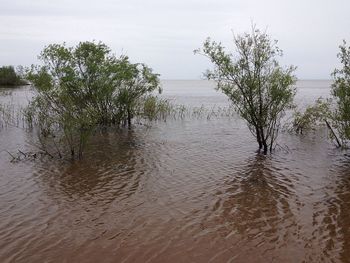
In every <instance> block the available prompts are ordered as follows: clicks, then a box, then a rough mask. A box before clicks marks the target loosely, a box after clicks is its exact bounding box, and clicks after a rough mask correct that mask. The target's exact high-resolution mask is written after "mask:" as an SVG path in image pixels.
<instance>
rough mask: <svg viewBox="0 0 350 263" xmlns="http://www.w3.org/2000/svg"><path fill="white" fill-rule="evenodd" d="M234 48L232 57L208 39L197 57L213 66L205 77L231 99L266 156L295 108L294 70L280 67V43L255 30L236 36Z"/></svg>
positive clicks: (291, 67)
mask: <svg viewBox="0 0 350 263" xmlns="http://www.w3.org/2000/svg"><path fill="white" fill-rule="evenodd" d="M234 44H235V47H236V51H235V52H234V53H230V52H227V51H226V50H225V48H224V47H223V46H222V45H221V43H217V42H215V41H212V40H211V39H210V38H208V39H207V40H206V41H205V42H204V45H203V48H202V49H198V50H196V51H195V53H201V54H204V55H205V56H207V57H208V58H209V59H210V60H211V62H212V63H213V64H214V69H213V70H211V71H210V70H208V71H207V72H206V74H205V76H206V77H207V79H208V80H214V81H216V82H217V89H218V90H221V91H222V92H223V93H224V94H226V95H227V96H228V97H229V98H230V100H231V101H232V102H233V106H234V107H235V110H236V111H237V113H238V114H239V115H240V116H241V117H242V118H243V119H244V120H245V121H246V122H247V125H248V128H249V130H250V131H251V133H252V134H253V135H254V136H255V137H256V139H257V142H258V144H259V151H260V150H263V152H264V154H266V153H267V151H268V150H270V151H271V150H272V149H273V145H274V143H275V140H276V138H277V135H278V131H279V127H280V119H281V117H282V116H283V114H284V112H285V110H286V109H289V108H291V107H292V106H293V98H294V95H295V92H296V91H295V87H294V86H293V84H295V82H296V78H295V76H294V75H293V72H294V70H295V67H293V66H290V67H288V68H285V69H284V68H282V67H281V66H279V63H278V61H277V58H278V57H279V56H282V51H281V50H280V49H279V48H278V47H277V45H276V44H277V41H273V40H271V38H270V37H269V36H268V35H267V34H266V33H264V32H261V31H260V30H258V29H255V28H254V27H253V29H252V32H251V33H250V34H249V33H245V34H243V35H237V36H236V35H235V36H234Z"/></svg>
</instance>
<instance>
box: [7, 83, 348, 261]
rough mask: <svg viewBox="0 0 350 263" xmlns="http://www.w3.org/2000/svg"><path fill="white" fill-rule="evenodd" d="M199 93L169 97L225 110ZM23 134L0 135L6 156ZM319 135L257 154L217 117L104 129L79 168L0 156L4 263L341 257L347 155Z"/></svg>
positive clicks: (344, 253)
mask: <svg viewBox="0 0 350 263" xmlns="http://www.w3.org/2000/svg"><path fill="white" fill-rule="evenodd" d="M174 83H175V82H173V83H172V85H173V86H170V88H173V89H174V88H176V85H177V84H176V83H175V84H174ZM179 83H180V84H181V87H182V85H184V83H182V82H179ZM180 84H179V85H180ZM185 84H186V85H187V86H188V87H190V86H191V85H193V83H191V82H187V83H185ZM321 84H322V85H326V84H325V83H323V82H321ZM321 84H319V83H316V84H312V83H311V84H310V83H307V85H309V86H312V85H316V86H317V85H321ZM196 85H197V86H198V87H200V82H199V83H196ZM203 85H204V89H207V88H208V86H206V85H207V84H203ZM210 85H211V84H210ZM303 85H306V84H305V83H304V84H303ZM164 88H165V90H166V87H164ZM309 89H312V90H314V91H315V90H318V89H319V90H320V92H319V93H324V94H326V91H325V88H322V87H319V88H317V87H316V88H315V87H313V88H307V87H306V88H305V90H304V91H302V92H303V94H304V95H305V96H301V98H303V101H305V100H310V101H311V100H312V99H314V98H317V97H318V95H319V93H312V92H310V90H309ZM310 94H313V97H312V96H311V95H310ZM197 95H198V94H197ZM197 95H196V94H192V95H191V96H192V98H191V99H186V96H184V97H181V96H182V95H181V94H180V95H179V97H176V94H175V93H173V94H172V93H171V92H169V93H168V95H167V94H166V93H165V95H164V96H170V97H171V96H175V98H176V99H179V100H182V99H183V101H184V102H187V103H189V104H190V105H192V101H194V100H197V102H196V103H198V104H199V103H202V104H203V103H204V104H205V102H206V99H205V97H207V99H208V101H209V104H210V103H213V102H215V103H216V102H219V103H222V104H225V103H227V101H226V100H225V98H224V97H221V96H218V97H216V96H215V95H213V94H209V95H208V94H206V93H205V92H204V94H202V95H203V96H197ZM30 136H31V135H30V134H27V133H25V131H23V130H21V129H18V128H13V127H9V128H7V129H3V130H1V131H0V145H1V150H2V149H7V150H17V149H26V148H29V149H30V147H31V146H30V145H29V144H27V142H28V141H29V140H30ZM326 136H327V134H326V131H324V130H321V131H319V132H318V133H315V134H312V135H304V136H292V135H288V134H284V135H282V136H281V137H280V144H281V145H282V146H284V147H282V148H279V149H277V151H276V152H275V153H274V154H273V155H272V156H267V157H264V156H260V155H256V154H255V153H254V151H255V150H256V147H255V141H254V139H253V138H252V137H251V136H250V134H249V132H248V131H247V129H246V127H245V125H244V124H243V123H242V122H241V121H239V120H235V119H230V121H229V120H228V119H226V118H225V117H220V118H217V119H211V120H207V119H205V118H204V119H195V120H184V121H168V122H159V123H157V124H156V125H154V126H152V127H150V128H147V127H136V128H135V129H134V130H121V131H119V132H117V133H108V134H99V135H96V136H95V137H94V138H93V141H92V143H91V145H90V146H89V148H88V151H87V154H86V155H85V159H84V160H83V161H81V162H74V163H67V162H60V161H57V162H53V161H35V162H30V161H27V162H23V163H21V162H20V163H16V164H13V163H10V162H9V156H8V155H7V154H6V153H5V152H1V153H0V167H1V169H0V197H1V199H0V262H43V261H45V262H348V261H349V258H350V230H349V229H350V173H349V171H350V169H349V168H350V158H349V157H347V156H346V155H345V152H341V151H339V150H337V149H335V148H334V146H333V145H332V144H330V143H329V142H327V140H326Z"/></svg>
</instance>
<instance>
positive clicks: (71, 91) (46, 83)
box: [26, 42, 159, 158]
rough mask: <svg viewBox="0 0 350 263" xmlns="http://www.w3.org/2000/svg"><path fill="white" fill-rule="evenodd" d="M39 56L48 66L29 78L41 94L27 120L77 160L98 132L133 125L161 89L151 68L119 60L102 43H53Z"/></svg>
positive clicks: (36, 69)
mask: <svg viewBox="0 0 350 263" xmlns="http://www.w3.org/2000/svg"><path fill="white" fill-rule="evenodd" d="M39 58H40V60H41V61H42V62H43V65H42V66H32V68H31V69H30V70H29V72H28V74H27V78H28V80H30V81H31V82H32V84H33V86H34V87H35V90H36V91H37V96H36V98H35V99H34V100H33V102H32V103H31V104H30V105H29V107H28V109H27V111H26V115H27V117H28V118H27V119H30V120H36V121H37V124H38V125H39V127H40V135H41V137H40V138H42V139H43V140H46V139H47V138H48V137H50V138H53V139H54V140H53V141H54V145H55V146H56V145H57V144H60V143H62V142H65V145H68V147H69V149H70V153H71V156H72V158H74V156H75V155H76V154H78V156H79V158H81V156H82V152H83V149H84V146H85V145H86V142H87V141H88V138H89V136H90V135H91V133H92V131H93V130H94V128H96V127H102V126H104V127H105V126H107V125H119V124H122V123H128V124H129V125H131V119H132V117H133V115H132V114H133V109H134V107H135V104H137V100H138V99H140V98H141V97H142V96H147V95H148V94H149V93H151V92H152V91H154V90H155V89H156V88H158V86H159V80H158V75H157V74H154V73H152V70H151V69H150V68H148V67H147V66H146V65H144V64H132V63H130V62H129V59H128V57H126V56H120V57H118V58H117V57H115V55H114V54H112V53H111V50H110V49H109V48H108V47H107V46H106V45H105V44H102V43H94V42H82V43H79V44H78V45H77V46H76V47H74V48H73V47H67V46H66V45H65V44H63V45H59V44H53V45H49V46H47V47H46V48H45V49H44V50H43V51H42V53H41V55H40V56H39ZM57 140H59V142H58V143H57ZM58 152H60V151H58ZM60 155H61V154H60Z"/></svg>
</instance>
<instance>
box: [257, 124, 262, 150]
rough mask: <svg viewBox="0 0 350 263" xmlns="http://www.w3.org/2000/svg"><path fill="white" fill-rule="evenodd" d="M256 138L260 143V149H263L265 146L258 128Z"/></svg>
mask: <svg viewBox="0 0 350 263" xmlns="http://www.w3.org/2000/svg"><path fill="white" fill-rule="evenodd" d="M255 130H256V140H257V141H258V144H259V151H260V150H261V149H262V147H263V144H262V142H261V136H260V132H259V129H258V128H256V129H255Z"/></svg>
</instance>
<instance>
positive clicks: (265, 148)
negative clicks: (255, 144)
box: [263, 140, 268, 155]
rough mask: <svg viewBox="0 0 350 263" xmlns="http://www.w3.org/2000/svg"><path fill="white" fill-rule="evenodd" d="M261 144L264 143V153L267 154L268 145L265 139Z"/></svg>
mask: <svg viewBox="0 0 350 263" xmlns="http://www.w3.org/2000/svg"><path fill="white" fill-rule="evenodd" d="M263 145H264V155H266V154H267V150H268V146H267V143H266V141H265V140H264V141H263Z"/></svg>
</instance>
